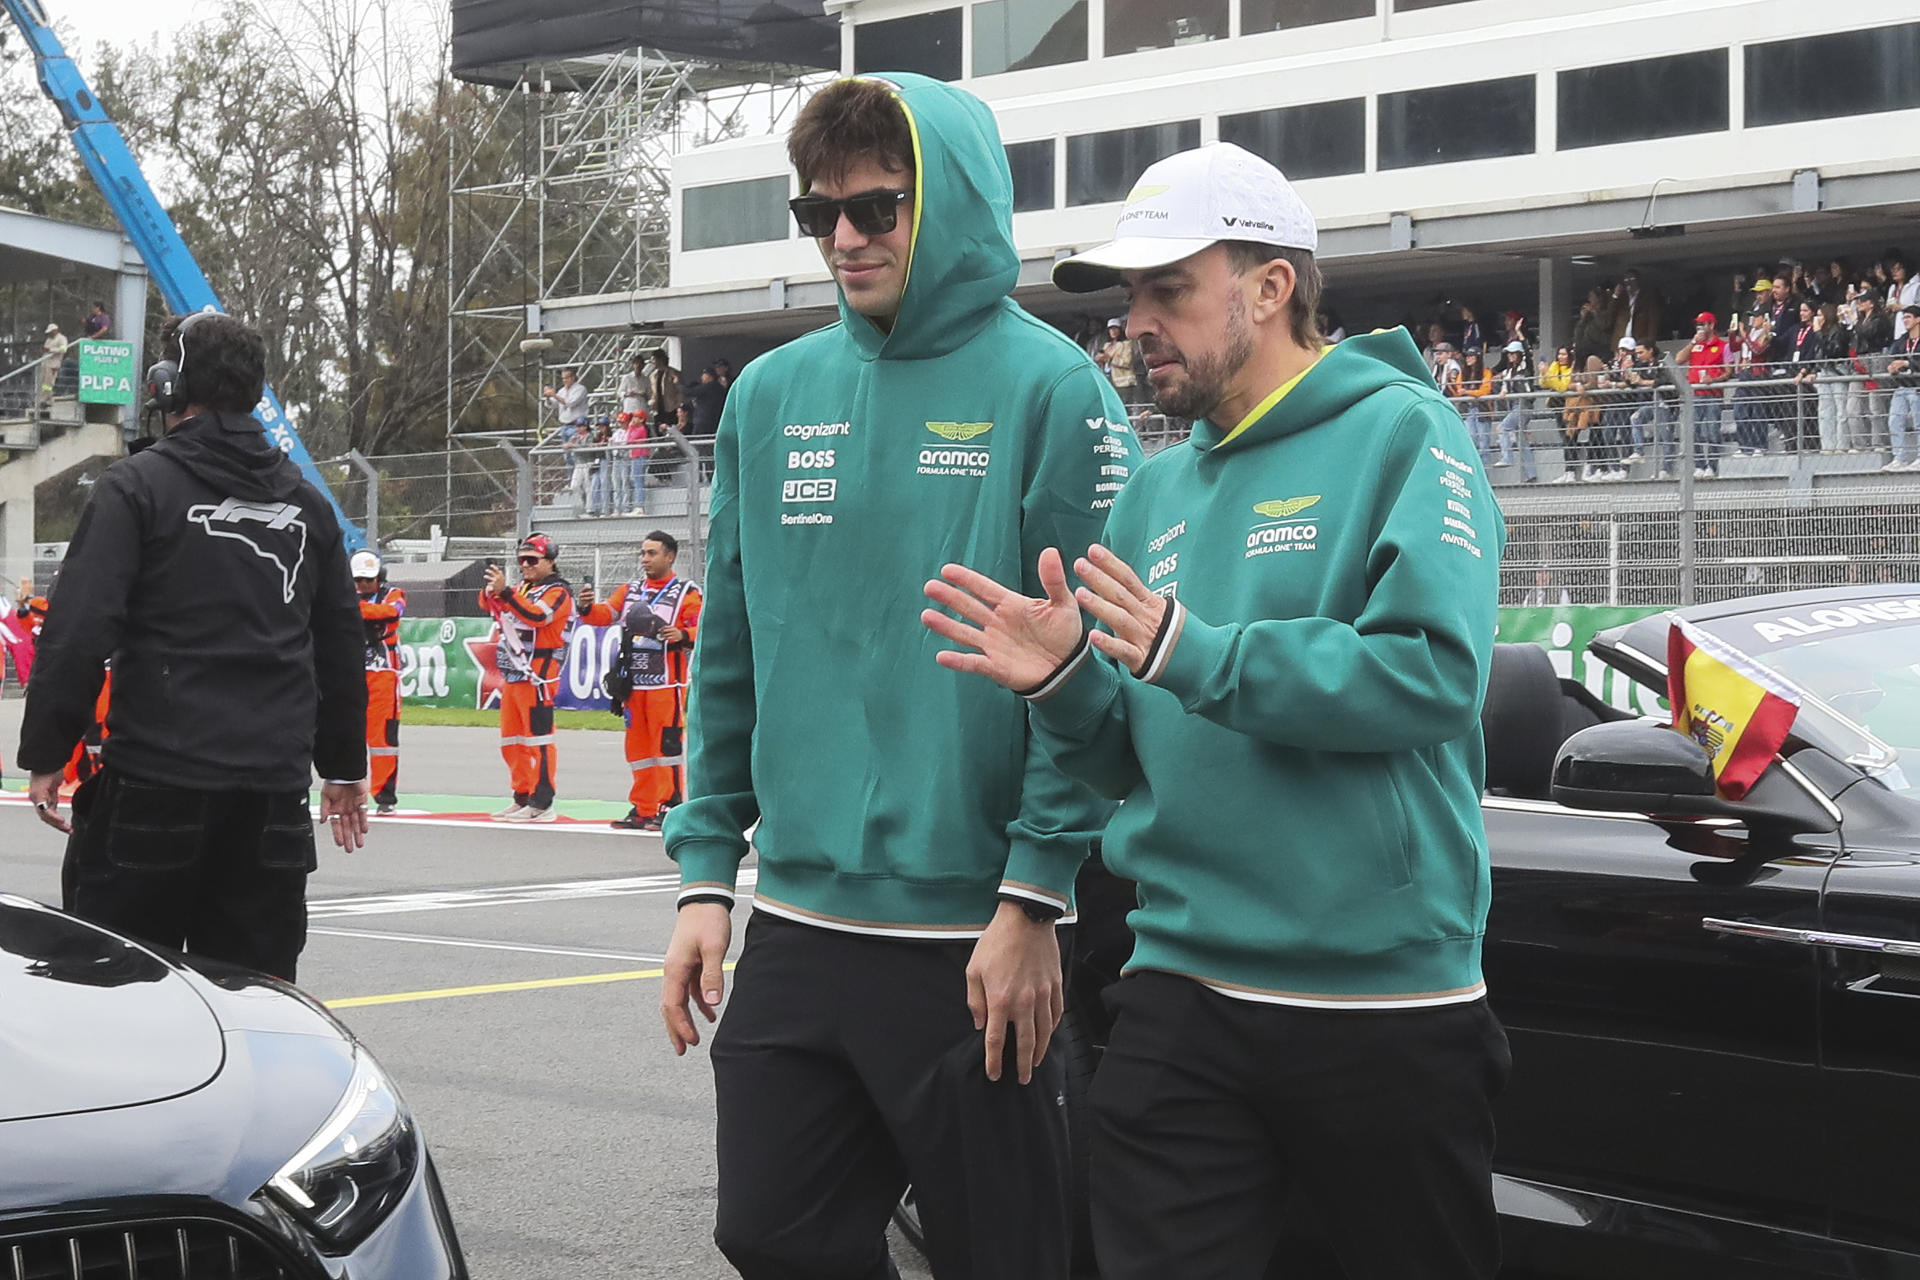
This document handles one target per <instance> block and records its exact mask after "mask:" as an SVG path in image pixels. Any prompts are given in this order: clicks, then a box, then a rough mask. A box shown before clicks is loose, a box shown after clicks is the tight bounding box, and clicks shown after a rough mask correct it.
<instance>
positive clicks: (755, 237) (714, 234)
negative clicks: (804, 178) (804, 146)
mask: <svg viewBox="0 0 1920 1280" xmlns="http://www.w3.org/2000/svg"><path fill="white" fill-rule="evenodd" d="M788 225H789V223H788V215H787V180H786V178H785V177H779V178H748V179H747V180H745V181H744V182H721V183H716V184H714V185H713V186H710V187H686V188H684V189H683V190H682V191H681V192H680V247H681V248H682V249H718V248H721V247H722V246H724V245H730V244H758V243H760V242H761V241H763V240H785V239H786V238H787V227H788Z"/></svg>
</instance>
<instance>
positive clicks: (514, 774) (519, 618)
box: [480, 575, 573, 809]
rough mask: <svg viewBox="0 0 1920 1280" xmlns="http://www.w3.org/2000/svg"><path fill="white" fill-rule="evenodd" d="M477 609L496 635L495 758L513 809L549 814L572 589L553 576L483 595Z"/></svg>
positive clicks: (483, 593) (555, 776)
mask: <svg viewBox="0 0 1920 1280" xmlns="http://www.w3.org/2000/svg"><path fill="white" fill-rule="evenodd" d="M480 603H481V605H482V606H483V607H484V608H485V609H486V610H487V612H488V613H490V614H492V615H493V620H494V622H495V624H496V625H497V626H498V627H499V629H500V647H499V653H498V656H497V659H496V661H497V662H498V663H499V667H500V679H501V681H502V683H501V686H500V755H501V757H502V758H503V759H505V760H506V762H507V773H508V775H509V776H510V777H511V778H512V780H513V799H514V803H515V804H522V805H527V806H530V807H532V808H535V809H550V808H552V807H553V787H554V781H555V779H556V778H557V776H558V774H559V768H558V752H557V751H556V750H555V748H554V736H553V701H554V695H555V694H557V693H558V692H559V690H560V670H561V667H562V666H563V665H564V663H565V659H566V656H567V624H568V623H569V622H571V621H572V619H573V589H572V588H571V587H569V586H568V585H567V582H566V579H564V578H561V577H559V576H558V575H556V576H554V577H551V578H548V579H547V580H546V581H545V582H542V583H540V584H539V585H538V586H534V585H532V584H530V583H525V582H523V583H521V584H520V585H519V586H517V587H515V588H514V589H513V590H512V591H509V592H508V593H506V594H505V595H501V596H494V595H489V594H488V593H486V592H484V591H483V592H481V593H480Z"/></svg>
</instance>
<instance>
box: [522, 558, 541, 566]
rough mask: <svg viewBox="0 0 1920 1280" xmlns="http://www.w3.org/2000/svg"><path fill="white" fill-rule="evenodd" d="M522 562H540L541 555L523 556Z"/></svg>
mask: <svg viewBox="0 0 1920 1280" xmlns="http://www.w3.org/2000/svg"><path fill="white" fill-rule="evenodd" d="M520 563H521V564H539V563H540V557H539V556H521V557H520Z"/></svg>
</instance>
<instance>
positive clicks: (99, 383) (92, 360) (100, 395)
mask: <svg viewBox="0 0 1920 1280" xmlns="http://www.w3.org/2000/svg"><path fill="white" fill-rule="evenodd" d="M75 345H76V346H78V347H79V348H80V403H81V404H132V403H133V344H132V343H131V342H110V341H106V340H104V339H100V338H82V339H81V340H80V341H79V342H78V343H76V344H75Z"/></svg>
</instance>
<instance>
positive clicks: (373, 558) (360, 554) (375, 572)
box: [347, 551, 380, 578]
mask: <svg viewBox="0 0 1920 1280" xmlns="http://www.w3.org/2000/svg"><path fill="white" fill-rule="evenodd" d="M347 565H348V567H349V571H350V572H351V573H352V574H353V576H354V577H356V578H377V577H379V576H380V557H379V556H377V555H375V554H373V552H371V551H356V552H354V553H353V559H351V560H349V561H347Z"/></svg>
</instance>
